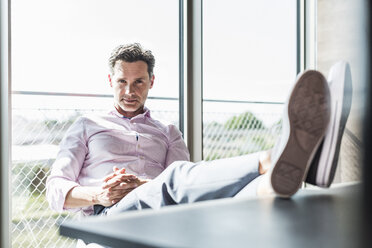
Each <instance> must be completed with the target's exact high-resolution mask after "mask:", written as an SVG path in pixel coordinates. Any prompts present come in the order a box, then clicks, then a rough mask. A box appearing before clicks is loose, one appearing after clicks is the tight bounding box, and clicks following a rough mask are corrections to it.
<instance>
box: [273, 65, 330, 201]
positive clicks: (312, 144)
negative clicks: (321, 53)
mask: <svg viewBox="0 0 372 248" xmlns="http://www.w3.org/2000/svg"><path fill="white" fill-rule="evenodd" d="M287 106H288V121H287V123H289V127H288V126H287V127H285V126H284V125H285V123H284V121H285V120H283V128H289V136H288V139H287V142H286V145H285V146H284V149H283V151H282V152H281V155H280V156H279V158H278V160H277V162H276V164H275V166H274V168H273V170H272V174H271V184H272V187H273V189H274V191H275V192H276V193H277V194H278V195H279V196H282V197H290V196H292V195H293V194H294V193H296V192H297V190H298V189H299V188H300V187H301V185H302V182H303V181H304V179H305V177H306V174H307V171H308V169H309V166H310V164H311V161H312V159H313V156H314V154H315V151H316V150H317V148H318V146H319V144H320V143H321V141H322V139H323V137H324V134H325V131H326V129H327V126H328V123H329V119H330V93H329V88H328V83H327V81H326V79H325V78H324V76H323V75H322V74H321V73H319V72H317V71H306V72H304V73H303V74H302V75H300V76H299V78H298V79H297V83H296V85H295V87H294V88H293V90H292V93H291V96H290V98H289V101H288V105H287ZM284 118H285V117H284Z"/></svg>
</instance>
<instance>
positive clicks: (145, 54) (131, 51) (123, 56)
mask: <svg viewBox="0 0 372 248" xmlns="http://www.w3.org/2000/svg"><path fill="white" fill-rule="evenodd" d="M118 60H122V61H125V62H136V61H143V62H145V63H146V64H147V72H148V73H149V76H150V78H151V77H152V75H153V74H154V71H153V70H154V66H155V57H154V55H153V54H152V52H151V51H150V50H146V49H143V48H142V46H141V44H139V43H132V44H127V45H120V46H118V47H116V48H115V49H114V50H113V51H112V52H111V55H110V58H109V68H110V71H111V73H112V74H114V67H115V64H116V61H118Z"/></svg>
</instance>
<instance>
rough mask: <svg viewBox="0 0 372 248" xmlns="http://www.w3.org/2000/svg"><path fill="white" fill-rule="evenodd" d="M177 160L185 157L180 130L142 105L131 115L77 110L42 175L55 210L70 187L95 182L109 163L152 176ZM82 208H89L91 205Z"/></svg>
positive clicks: (88, 210) (60, 208)
mask: <svg viewBox="0 0 372 248" xmlns="http://www.w3.org/2000/svg"><path fill="white" fill-rule="evenodd" d="M177 160H190V155H189V151H188V149H187V147H186V145H185V143H184V141H183V139H182V136H181V132H180V131H179V130H178V129H177V127H175V126H174V125H164V124H162V123H161V122H159V121H157V120H154V119H152V118H151V116H150V111H149V110H148V109H145V113H143V114H140V115H137V116H135V117H133V118H131V119H127V118H125V117H123V116H122V115H120V114H119V113H118V112H117V111H116V110H114V111H112V112H110V113H109V114H107V115H101V116H83V117H80V118H79V119H78V120H77V121H76V122H75V123H74V124H72V125H71V127H70V128H69V130H68V131H67V133H66V135H65V137H64V138H63V140H62V142H61V144H60V151H59V153H58V155H57V158H56V160H55V162H54V164H53V166H52V170H51V174H50V176H49V177H48V179H47V200H48V202H49V204H50V206H51V208H52V209H54V210H56V211H59V212H61V211H63V210H65V209H64V208H63V205H64V202H65V198H66V195H67V193H68V192H69V191H70V190H71V189H72V188H73V187H75V186H78V185H81V186H100V185H101V184H102V179H103V178H104V177H105V176H106V175H108V174H110V173H112V171H113V170H112V168H113V167H114V166H117V167H118V168H125V169H126V173H129V174H135V175H137V176H138V177H140V178H146V179H153V178H155V177H156V176H158V175H159V174H160V173H161V172H162V171H163V170H164V169H165V168H166V167H167V166H168V165H170V164H171V163H173V162H174V161H177ZM74 210H75V211H76V210H80V209H74ZM83 212H84V213H85V214H88V215H89V214H91V213H92V207H88V208H83Z"/></svg>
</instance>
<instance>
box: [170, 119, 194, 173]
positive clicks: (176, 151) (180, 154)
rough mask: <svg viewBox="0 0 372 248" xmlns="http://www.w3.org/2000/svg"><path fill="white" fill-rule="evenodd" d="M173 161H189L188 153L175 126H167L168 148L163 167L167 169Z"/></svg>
mask: <svg viewBox="0 0 372 248" xmlns="http://www.w3.org/2000/svg"><path fill="white" fill-rule="evenodd" d="M174 161H190V153H189V150H188V149H187V147H186V144H185V142H184V140H183V138H182V134H181V132H180V131H179V130H178V128H177V127H176V126H174V125H169V146H168V151H167V157H166V160H165V167H168V166H169V165H170V164H171V163H173V162H174Z"/></svg>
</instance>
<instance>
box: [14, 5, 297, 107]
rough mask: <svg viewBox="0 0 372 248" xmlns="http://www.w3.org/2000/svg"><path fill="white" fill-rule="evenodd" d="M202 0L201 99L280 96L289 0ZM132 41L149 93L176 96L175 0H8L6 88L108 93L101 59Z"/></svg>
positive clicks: (292, 22) (290, 76)
mask: <svg viewBox="0 0 372 248" xmlns="http://www.w3.org/2000/svg"><path fill="white" fill-rule="evenodd" d="M203 2H204V6H203V11H204V12H203V14H204V18H203V25H204V26H203V31H204V34H203V42H204V47H203V49H204V50H203V51H204V53H203V59H204V63H203V69H204V71H203V77H204V78H203V80H204V89H203V93H204V97H205V98H208V99H225V100H228V99H230V100H247V101H284V100H285V97H286V95H287V91H288V89H289V87H290V85H291V84H292V83H293V82H294V79H295V59H296V58H295V54H296V53H295V52H296V43H295V42H296V36H295V30H296V19H295V17H296V16H295V14H296V8H295V7H296V1H295V0H286V1H277V0H261V1H253V0H251V1H243V0H241V1H238V0H230V1H226V0H224V1H223V0H204V1H203ZM133 41H138V42H140V43H142V44H143V45H144V47H146V48H149V49H150V50H152V51H153V52H154V55H155V57H156V66H155V76H156V79H155V86H154V88H153V89H152V90H151V92H150V96H161V97H165V96H166V97H178V54H179V51H178V41H179V37H178V1H175V0H156V1H151V0H136V1H130V0H105V1H101V0H33V1H29V0H13V1H12V61H13V68H12V70H13V74H12V76H13V90H23V91H47V92H48V91H49V92H72V93H97V94H110V93H111V90H110V88H109V86H108V82H107V73H108V69H107V59H108V56H109V54H110V52H111V50H112V49H113V48H114V47H115V46H116V45H119V44H122V43H128V42H133ZM15 99H16V98H15ZM56 101H57V100H56ZM36 102H37V101H33V103H36ZM24 103H26V104H27V105H29V104H31V103H32V102H27V101H25V102H24ZM49 103H50V102H49ZM15 104H18V103H17V102H15ZM22 104H23V103H22ZM41 104H45V103H41ZM56 104H57V105H60V104H62V105H63V104H64V103H57V102H56Z"/></svg>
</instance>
